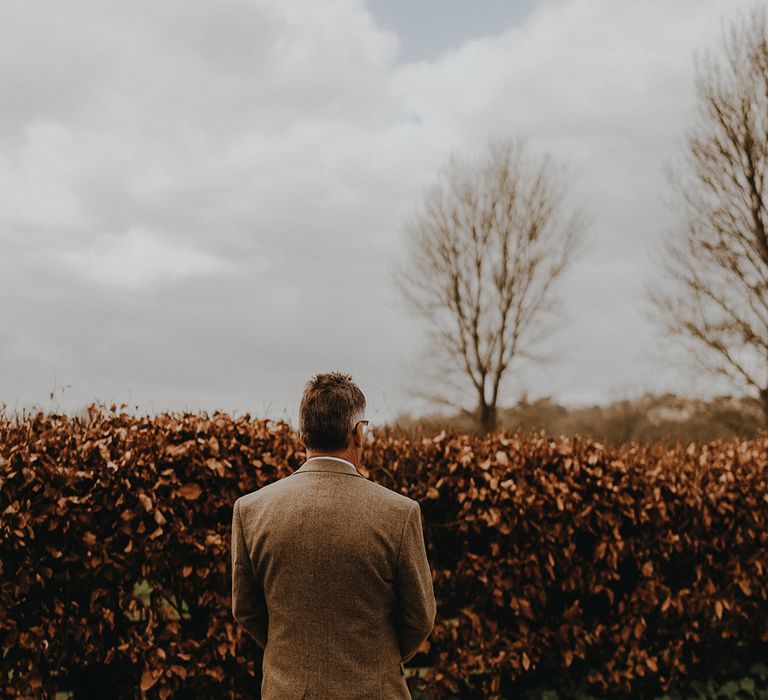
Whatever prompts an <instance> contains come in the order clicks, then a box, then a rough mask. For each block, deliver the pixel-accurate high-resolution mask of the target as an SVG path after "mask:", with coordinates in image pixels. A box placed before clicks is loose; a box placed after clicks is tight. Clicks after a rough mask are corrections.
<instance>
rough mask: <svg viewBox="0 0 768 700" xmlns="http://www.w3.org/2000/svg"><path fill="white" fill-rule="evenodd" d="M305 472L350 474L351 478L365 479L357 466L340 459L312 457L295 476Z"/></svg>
mask: <svg viewBox="0 0 768 700" xmlns="http://www.w3.org/2000/svg"><path fill="white" fill-rule="evenodd" d="M305 472H331V473H333V474H349V475H350V476H359V477H360V478H361V479H365V477H364V476H363V475H362V474H361V473H360V472H358V471H357V469H355V466H354V465H353V464H352V463H351V462H347V461H346V460H344V461H343V462H342V461H339V459H329V458H327V457H310V459H308V460H307V461H306V462H304V464H302V465H301V466H300V467H299V468H298V469H297V470H296V471H295V472H293V473H294V474H299V473H302V474H303V473H305Z"/></svg>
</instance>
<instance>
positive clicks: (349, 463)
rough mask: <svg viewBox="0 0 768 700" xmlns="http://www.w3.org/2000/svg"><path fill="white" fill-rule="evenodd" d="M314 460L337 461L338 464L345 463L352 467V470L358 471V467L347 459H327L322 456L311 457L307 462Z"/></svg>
mask: <svg viewBox="0 0 768 700" xmlns="http://www.w3.org/2000/svg"><path fill="white" fill-rule="evenodd" d="M313 459H335V460H336V461H337V462H344V463H345V464H348V465H349V466H350V467H352V469H355V470H357V467H355V465H354V464H352V462H350V461H349V460H347V459H342V458H341V457H325V456H320V457H310V458H309V459H308V460H306V461H307V462H311V461H312V460H313Z"/></svg>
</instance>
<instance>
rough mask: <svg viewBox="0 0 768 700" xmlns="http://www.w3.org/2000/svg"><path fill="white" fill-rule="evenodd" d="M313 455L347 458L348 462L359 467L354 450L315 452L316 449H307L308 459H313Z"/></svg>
mask: <svg viewBox="0 0 768 700" xmlns="http://www.w3.org/2000/svg"><path fill="white" fill-rule="evenodd" d="M313 457H335V458H336V459H346V460H347V462H351V463H352V464H353V465H354V466H355V468H357V459H356V458H355V454H354V452H352V450H343V451H342V452H315V451H314V450H307V459H312V458H313Z"/></svg>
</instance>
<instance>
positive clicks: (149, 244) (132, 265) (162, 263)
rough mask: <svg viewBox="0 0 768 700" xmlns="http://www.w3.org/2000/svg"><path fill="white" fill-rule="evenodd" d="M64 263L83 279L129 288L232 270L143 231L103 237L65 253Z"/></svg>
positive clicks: (202, 255) (221, 263)
mask: <svg viewBox="0 0 768 700" xmlns="http://www.w3.org/2000/svg"><path fill="white" fill-rule="evenodd" d="M60 261H61V262H62V263H63V264H64V265H65V266H67V267H69V268H70V270H71V272H72V273H73V274H74V275H76V276H77V278H79V279H80V280H87V281H90V282H92V283H95V284H97V285H106V286H112V285H114V286H117V287H125V288H129V289H131V288H138V287H143V286H146V285H149V284H152V283H154V282H158V281H162V282H164V283H167V282H170V281H174V280H176V279H178V278H184V277H190V276H196V275H205V274H210V273H217V272H221V271H223V270H226V269H227V267H228V265H226V264H225V262H224V261H222V260H220V259H218V258H215V257H213V256H212V255H206V254H205V253H202V252H200V251H198V250H193V249H190V248H182V247H179V246H178V245H174V244H173V243H171V242H169V241H167V240H163V239H162V238H160V237H158V236H156V235H153V234H152V233H151V232H149V231H147V230H145V229H142V228H132V229H129V230H128V231H126V232H125V233H124V234H120V235H102V236H101V237H99V238H98V239H96V240H95V241H94V242H93V244H92V245H90V246H88V247H87V248H83V249H80V250H77V251H72V250H68V251H64V252H63V253H62V254H61V256H60Z"/></svg>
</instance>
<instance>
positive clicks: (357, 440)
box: [352, 424, 363, 447]
mask: <svg viewBox="0 0 768 700" xmlns="http://www.w3.org/2000/svg"><path fill="white" fill-rule="evenodd" d="M358 425H359V424H358ZM352 444H353V445H354V446H355V447H361V446H362V444H363V438H362V433H361V432H360V431H359V430H358V429H357V425H356V426H355V429H354V431H352Z"/></svg>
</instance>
